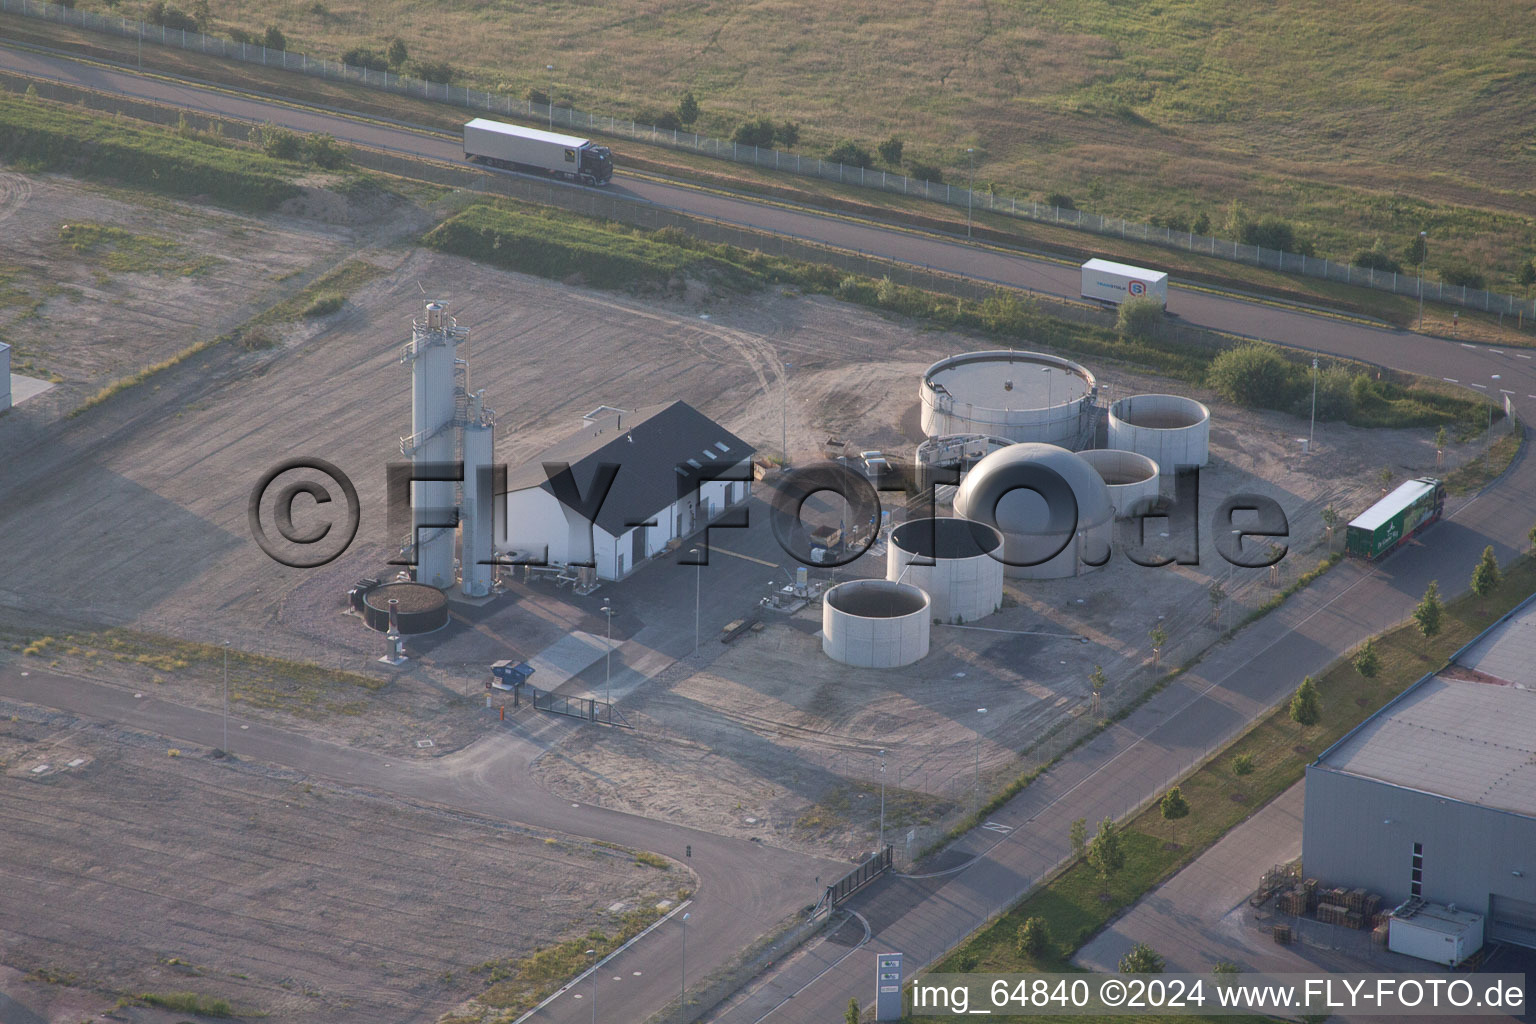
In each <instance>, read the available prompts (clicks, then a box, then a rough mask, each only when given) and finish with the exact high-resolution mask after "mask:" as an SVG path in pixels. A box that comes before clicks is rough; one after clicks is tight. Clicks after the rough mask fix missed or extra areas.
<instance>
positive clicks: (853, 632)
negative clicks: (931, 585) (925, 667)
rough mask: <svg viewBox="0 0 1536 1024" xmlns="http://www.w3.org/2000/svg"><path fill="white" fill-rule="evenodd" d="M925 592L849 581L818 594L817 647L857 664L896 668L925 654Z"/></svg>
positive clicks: (879, 582) (835, 658)
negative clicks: (819, 605) (819, 595)
mask: <svg viewBox="0 0 1536 1024" xmlns="http://www.w3.org/2000/svg"><path fill="white" fill-rule="evenodd" d="M929 615H930V612H929V600H928V595H927V594H925V593H924V592H923V591H921V590H919V589H918V588H917V587H913V586H909V585H908V584H905V583H892V582H889V581H887V580H850V581H849V582H847V583H839V584H838V585H837V586H835V587H833V588H832V589H831V590H828V591H827V592H826V593H825V594H823V595H822V599H821V649H822V651H823V652H824V653H825V654H826V655H827V657H829V658H831V659H832V660H833V661H840V662H842V663H843V664H845V665H854V666H857V667H859V668H899V667H901V666H902V665H910V664H912V663H913V662H914V661H917V660H918V659H920V658H922V657H923V656H924V655H925V654H927V653H928V624H929Z"/></svg>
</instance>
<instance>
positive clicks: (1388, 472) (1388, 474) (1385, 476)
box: [1376, 466, 1392, 494]
mask: <svg viewBox="0 0 1536 1024" xmlns="http://www.w3.org/2000/svg"><path fill="white" fill-rule="evenodd" d="M1376 479H1377V480H1378V481H1380V482H1381V493H1382V494H1386V493H1387V485H1388V484H1390V483H1391V482H1392V467H1391V466H1382V467H1381V469H1380V470H1378V471H1377V473H1376Z"/></svg>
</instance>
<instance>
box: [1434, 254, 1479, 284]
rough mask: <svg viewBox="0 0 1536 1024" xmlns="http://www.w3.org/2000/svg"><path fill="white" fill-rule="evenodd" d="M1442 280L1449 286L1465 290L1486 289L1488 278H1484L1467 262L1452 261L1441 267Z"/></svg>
mask: <svg viewBox="0 0 1536 1024" xmlns="http://www.w3.org/2000/svg"><path fill="white" fill-rule="evenodd" d="M1440 280H1442V281H1444V282H1445V283H1446V284H1449V285H1457V286H1460V287H1463V288H1486V287H1488V280H1487V278H1485V277H1483V275H1482V274H1481V273H1479V272H1478V271H1477V270H1476V269H1474V268H1473V266H1472V264H1470V263H1468V262H1467V261H1466V260H1452V261H1450V262H1448V263H1445V264H1442V265H1441V267H1440Z"/></svg>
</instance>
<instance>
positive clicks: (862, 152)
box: [827, 140, 875, 168]
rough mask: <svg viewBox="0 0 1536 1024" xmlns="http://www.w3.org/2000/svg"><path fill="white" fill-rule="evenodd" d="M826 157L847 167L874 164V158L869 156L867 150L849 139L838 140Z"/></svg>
mask: <svg viewBox="0 0 1536 1024" xmlns="http://www.w3.org/2000/svg"><path fill="white" fill-rule="evenodd" d="M827 159H828V160H829V161H831V162H832V163H835V164H846V165H848V166H849V167H862V168H868V167H873V166H874V165H875V158H874V157H872V156H870V154H869V150H867V149H865V148H864V147H863V146H861V145H859V144H858V143H856V142H853V141H851V140H845V141H843V142H839V143H838V144H837V145H836V146H834V147H833V148H832V152H830V153H828V154H827Z"/></svg>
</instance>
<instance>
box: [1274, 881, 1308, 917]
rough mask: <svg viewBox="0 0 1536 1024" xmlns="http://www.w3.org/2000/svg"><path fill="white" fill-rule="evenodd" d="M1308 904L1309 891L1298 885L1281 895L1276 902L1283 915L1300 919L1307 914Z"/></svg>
mask: <svg viewBox="0 0 1536 1024" xmlns="http://www.w3.org/2000/svg"><path fill="white" fill-rule="evenodd" d="M1307 903H1308V900H1307V890H1305V889H1303V888H1302V887H1301V886H1299V885H1298V886H1295V887H1294V888H1291V889H1287V890H1286V891H1285V892H1283V893H1281V894H1280V898H1279V899H1277V900H1276V901H1275V907H1276V909H1278V910H1279V911H1280V913H1282V914H1290V915H1292V916H1293V917H1300V916H1301V915H1303V914H1305V913H1306V912H1307V909H1308V907H1307Z"/></svg>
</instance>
